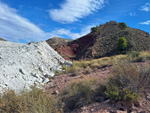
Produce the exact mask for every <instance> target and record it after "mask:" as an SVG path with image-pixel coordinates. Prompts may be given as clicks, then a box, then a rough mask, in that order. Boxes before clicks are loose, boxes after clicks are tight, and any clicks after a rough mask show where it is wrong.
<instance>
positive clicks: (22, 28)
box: [0, 1, 94, 42]
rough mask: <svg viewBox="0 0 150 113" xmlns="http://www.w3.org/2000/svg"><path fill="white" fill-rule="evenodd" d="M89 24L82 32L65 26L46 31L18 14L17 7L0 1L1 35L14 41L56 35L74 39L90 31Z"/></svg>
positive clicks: (46, 37) (36, 39)
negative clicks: (70, 29)
mask: <svg viewBox="0 0 150 113" xmlns="http://www.w3.org/2000/svg"><path fill="white" fill-rule="evenodd" d="M93 26H94V25H89V26H87V27H84V28H82V29H81V32H80V33H74V32H71V31H69V30H67V29H64V28H59V29H56V30H54V31H51V32H44V31H43V30H42V29H40V28H39V27H38V26H36V25H35V24H33V23H32V22H30V21H29V20H28V19H26V18H24V17H21V16H20V15H19V14H17V11H16V9H13V8H10V7H9V6H7V5H6V4H4V3H2V2H1V1H0V37H2V38H4V39H6V40H8V41H13V42H19V40H20V39H21V40H25V41H27V42H30V41H40V40H46V39H48V38H52V37H54V36H59V37H62V36H64V35H65V36H67V37H70V38H72V39H76V38H79V37H81V36H83V35H85V34H87V33H89V32H90V28H91V27H93Z"/></svg>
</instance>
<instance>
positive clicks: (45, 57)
mask: <svg viewBox="0 0 150 113" xmlns="http://www.w3.org/2000/svg"><path fill="white" fill-rule="evenodd" d="M64 62H65V60H64V59H63V58H62V57H61V56H60V55H59V54H58V53H57V52H56V51H54V49H52V48H51V47H50V46H49V45H48V44H47V43H46V42H45V41H41V42H37V43H30V44H19V43H12V42H0V79H1V80H0V92H2V91H3V90H4V89H13V90H15V91H16V92H17V93H18V92H20V91H21V90H23V89H24V88H25V89H29V87H30V86H31V85H38V84H40V85H44V84H45V83H47V82H48V81H49V79H48V78H49V77H50V76H53V75H54V72H55V70H56V69H59V68H60V64H63V63H64Z"/></svg>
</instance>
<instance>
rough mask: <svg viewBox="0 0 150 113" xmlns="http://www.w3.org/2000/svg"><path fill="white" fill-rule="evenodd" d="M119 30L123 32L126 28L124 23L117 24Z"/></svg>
mask: <svg viewBox="0 0 150 113" xmlns="http://www.w3.org/2000/svg"><path fill="white" fill-rule="evenodd" d="M119 28H120V29H121V30H125V29H126V28H127V24H126V23H125V22H122V23H119Z"/></svg>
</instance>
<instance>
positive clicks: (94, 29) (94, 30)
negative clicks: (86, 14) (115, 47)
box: [91, 26, 99, 33]
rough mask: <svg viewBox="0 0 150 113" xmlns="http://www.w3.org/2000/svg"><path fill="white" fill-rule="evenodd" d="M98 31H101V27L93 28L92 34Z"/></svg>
mask: <svg viewBox="0 0 150 113" xmlns="http://www.w3.org/2000/svg"><path fill="white" fill-rule="evenodd" d="M98 30H99V27H98V26H96V27H92V28H91V32H92V33H94V32H97V31H98Z"/></svg>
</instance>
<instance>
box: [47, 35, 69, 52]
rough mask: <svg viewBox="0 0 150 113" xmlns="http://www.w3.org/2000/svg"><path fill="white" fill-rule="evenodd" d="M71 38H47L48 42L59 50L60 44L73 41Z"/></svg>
mask: <svg viewBox="0 0 150 113" xmlns="http://www.w3.org/2000/svg"><path fill="white" fill-rule="evenodd" d="M71 41H72V40H71V39H64V38H60V37H53V38H50V39H48V40H46V42H47V43H48V44H49V45H50V46H51V47H52V48H53V49H54V50H57V48H58V46H63V45H66V44H68V42H71Z"/></svg>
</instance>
